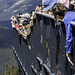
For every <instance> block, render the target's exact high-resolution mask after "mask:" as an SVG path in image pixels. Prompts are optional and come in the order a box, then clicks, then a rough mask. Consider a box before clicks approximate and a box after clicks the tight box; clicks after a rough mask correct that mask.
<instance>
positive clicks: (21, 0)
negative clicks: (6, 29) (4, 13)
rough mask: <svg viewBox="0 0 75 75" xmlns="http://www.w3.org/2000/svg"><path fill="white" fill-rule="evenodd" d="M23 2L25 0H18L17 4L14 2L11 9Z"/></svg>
mask: <svg viewBox="0 0 75 75" xmlns="http://www.w3.org/2000/svg"><path fill="white" fill-rule="evenodd" d="M22 2H24V0H20V1H18V2H16V3H15V4H13V5H12V6H11V7H10V8H9V10H10V9H12V8H14V7H15V6H17V5H19V4H20V3H22Z"/></svg>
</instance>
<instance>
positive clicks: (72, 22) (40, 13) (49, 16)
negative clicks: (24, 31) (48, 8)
mask: <svg viewBox="0 0 75 75" xmlns="http://www.w3.org/2000/svg"><path fill="white" fill-rule="evenodd" d="M36 14H38V15H42V16H45V17H48V18H51V19H55V18H54V16H52V15H49V14H45V13H42V12H36ZM61 21H62V22H64V20H61ZM71 24H73V25H74V26H75V22H74V21H71Z"/></svg>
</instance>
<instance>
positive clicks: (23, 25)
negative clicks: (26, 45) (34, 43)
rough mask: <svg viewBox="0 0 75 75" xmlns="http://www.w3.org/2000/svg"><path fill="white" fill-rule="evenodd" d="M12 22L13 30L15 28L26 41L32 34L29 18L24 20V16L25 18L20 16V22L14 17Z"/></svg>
mask: <svg viewBox="0 0 75 75" xmlns="http://www.w3.org/2000/svg"><path fill="white" fill-rule="evenodd" d="M28 16H29V15H28ZM28 16H27V17H28ZM29 17H30V16H29ZM11 20H12V21H11V23H12V28H15V29H16V30H17V31H18V33H19V34H21V35H22V36H23V37H24V38H25V39H26V38H27V36H28V35H29V34H30V32H31V29H30V25H29V23H30V20H29V19H28V18H24V16H23V18H22V17H20V16H18V20H17V19H16V18H15V17H14V16H12V17H11Z"/></svg>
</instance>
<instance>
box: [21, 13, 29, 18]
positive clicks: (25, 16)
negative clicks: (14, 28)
mask: <svg viewBox="0 0 75 75" xmlns="http://www.w3.org/2000/svg"><path fill="white" fill-rule="evenodd" d="M20 17H21V18H30V14H29V13H25V14H22V15H20Z"/></svg>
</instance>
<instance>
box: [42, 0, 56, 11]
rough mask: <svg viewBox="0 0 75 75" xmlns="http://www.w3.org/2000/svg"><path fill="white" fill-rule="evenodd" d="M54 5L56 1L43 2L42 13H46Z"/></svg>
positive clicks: (46, 0) (45, 0)
mask: <svg viewBox="0 0 75 75" xmlns="http://www.w3.org/2000/svg"><path fill="white" fill-rule="evenodd" d="M55 3H57V0H44V2H43V5H44V9H43V10H42V11H48V10H49V9H50V8H52V7H53V6H54V4H55Z"/></svg>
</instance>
